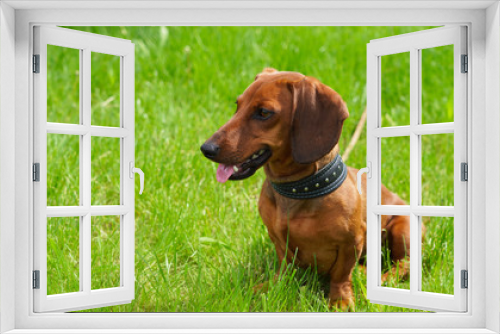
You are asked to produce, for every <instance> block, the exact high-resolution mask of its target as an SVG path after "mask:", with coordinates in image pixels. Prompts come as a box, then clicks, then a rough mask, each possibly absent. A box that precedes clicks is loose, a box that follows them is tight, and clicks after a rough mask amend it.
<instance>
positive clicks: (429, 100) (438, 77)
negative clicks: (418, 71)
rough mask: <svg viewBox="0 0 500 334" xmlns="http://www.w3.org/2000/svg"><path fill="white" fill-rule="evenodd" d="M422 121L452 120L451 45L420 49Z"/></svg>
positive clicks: (425, 122) (424, 122)
mask: <svg viewBox="0 0 500 334" xmlns="http://www.w3.org/2000/svg"><path fill="white" fill-rule="evenodd" d="M421 57H422V123H423V124H427V123H441V122H453V84H454V83H453V64H454V62H453V45H447V46H440V47H436V48H431V49H423V50H421Z"/></svg>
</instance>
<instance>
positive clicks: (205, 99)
mask: <svg viewBox="0 0 500 334" xmlns="http://www.w3.org/2000/svg"><path fill="white" fill-rule="evenodd" d="M75 29H78V30H83V31H88V32H93V33H97V34H102V35H108V36H114V37H120V38H125V39H130V40H132V41H133V42H134V43H135V46H136V53H135V55H136V61H135V69H136V72H135V73H136V86H135V100H136V105H135V108H136V109H135V110H136V112H135V114H136V130H135V135H136V166H137V167H140V168H141V169H142V170H143V171H144V173H145V175H146V179H145V180H146V182H145V190H144V193H143V195H139V193H138V191H139V186H138V182H137V183H136V185H137V187H136V244H135V246H136V250H135V254H136V256H135V259H136V271H135V272H136V289H135V293H136V295H135V299H134V300H133V301H132V302H131V303H130V304H128V305H121V306H114V307H106V308H99V309H93V310H89V311H91V312H328V311H329V309H328V307H327V305H328V301H327V296H328V294H327V290H328V280H327V279H326V278H325V277H321V276H318V275H317V274H316V273H315V272H314V270H313V269H308V270H302V269H297V268H295V267H293V266H290V267H288V268H287V271H286V274H285V275H283V277H282V279H281V280H279V281H278V282H276V283H273V282H271V283H270V284H269V289H268V291H267V292H265V293H257V294H255V293H254V292H253V289H252V287H253V286H255V285H257V284H259V283H262V282H266V281H268V280H269V278H270V277H272V276H273V275H274V273H275V272H276V270H277V269H278V267H279V265H280V264H279V263H278V261H277V258H276V255H275V252H274V246H273V245H272V243H271V241H270V239H269V237H268V235H267V231H266V228H265V226H264V225H263V223H262V221H261V219H260V217H259V214H258V211H257V199H258V196H259V191H260V187H261V184H262V182H263V180H264V173H263V172H262V171H259V172H257V173H256V175H254V176H253V177H252V178H250V179H247V180H245V181H241V182H228V183H225V184H219V183H218V182H217V181H216V179H215V171H216V168H217V166H216V164H215V163H212V162H210V161H209V160H207V159H206V158H204V157H203V155H202V154H201V152H200V150H199V147H200V145H201V144H202V143H203V142H204V141H205V140H206V139H207V138H208V137H209V136H210V135H211V134H212V133H213V132H215V131H216V130H217V129H218V128H219V127H220V126H221V125H223V124H224V123H225V122H226V121H227V120H228V119H229V118H230V117H231V116H232V114H233V113H234V111H235V104H234V102H235V99H236V97H237V96H238V95H239V94H241V93H242V92H243V90H244V89H245V88H246V87H247V86H248V85H249V84H250V83H251V82H252V81H253V80H254V78H255V75H256V74H257V73H259V72H260V71H261V70H262V69H263V68H264V67H274V68H276V69H279V70H288V71H298V72H301V73H303V74H306V75H309V76H313V77H316V78H318V79H320V80H321V81H322V82H323V83H325V84H327V85H329V86H330V87H332V88H333V89H335V90H336V91H337V92H338V93H339V94H340V95H341V96H342V97H343V99H344V100H345V101H346V102H347V105H348V107H349V111H350V117H349V118H348V119H347V121H346V122H345V124H344V130H343V134H342V137H341V139H340V148H341V151H342V150H343V149H344V148H345V147H346V146H347V144H348V143H349V140H350V139H351V136H352V134H353V132H354V129H355V127H356V125H357V123H358V120H359V118H360V116H361V114H362V112H363V110H364V108H365V105H366V90H365V84H366V44H367V43H368V42H369V41H370V40H372V39H377V38H382V37H387V36H392V35H397V34H402V33H407V32H412V31H417V30H422V29H425V28H424V27H82V28H75ZM451 56H452V49H450V48H449V47H441V48H437V49H435V50H424V51H423V55H422V63H423V68H424V69H423V82H422V90H423V101H422V109H423V114H422V120H423V122H424V123H430V122H450V121H453V103H452V101H453V95H452V94H453V87H452V82H453V81H452V80H453V71H452V70H451V69H450V68H449V67H447V66H446V64H448V63H449V57H451ZM48 57H49V58H48V62H49V69H48V71H49V73H48V75H49V76H48V87H49V88H48V89H49V94H48V120H49V121H54V122H69V123H77V122H78V104H79V102H78V75H79V73H78V52H77V51H75V50H68V49H65V50H64V49H61V48H59V47H52V46H51V47H49V56H48ZM386 57H387V58H386ZM382 71H383V78H384V81H383V82H382V97H383V100H384V101H383V104H382V113H383V116H382V125H383V126H394V125H406V124H408V122H409V77H408V75H405V73H406V74H407V73H408V72H409V57H408V55H407V54H398V55H394V56H385V57H384V58H383V60H382ZM118 75H119V62H117V59H116V57H112V56H107V55H98V54H96V55H93V59H92V123H93V124H94V125H109V126H117V125H119V113H118V112H119V80H118V79H119V76H118ZM385 78H387V80H385ZM450 78H451V79H450ZM450 80H451V84H450ZM443 82H445V83H446V84H443ZM92 145H93V153H92V192H93V195H92V204H119V182H120V181H119V180H120V175H119V164H117V163H116V162H117V161H119V140H118V139H115V138H93V139H92ZM422 145H423V148H424V149H423V150H422V159H423V166H422V182H423V189H422V193H423V199H422V202H423V204H426V205H453V180H452V176H451V175H452V174H453V135H452V134H446V135H432V136H423V138H422ZM48 148H49V149H48V181H47V182H48V205H78V202H79V188H78V182H79V161H78V156H79V141H78V137H76V136H70V135H49V136H48ZM365 157H366V130H364V131H363V134H362V136H361V138H360V140H359V141H358V143H357V145H356V147H355V149H354V151H353V152H352V154H351V155H350V157H349V160H348V162H347V164H348V165H350V166H352V167H356V168H361V167H364V166H365ZM382 169H383V171H384V172H383V174H382V181H383V182H384V184H385V185H386V186H387V187H388V188H389V189H391V190H392V191H394V192H396V193H398V194H400V196H401V197H402V198H403V199H405V200H407V201H408V200H409V139H408V138H405V137H398V138H387V139H383V141H382ZM424 221H425V223H426V227H427V232H426V237H425V241H424V246H423V263H422V266H423V283H422V285H423V289H424V290H425V291H434V292H442V293H453V220H452V219H450V218H432V219H428V218H426V219H424ZM118 227H119V220H118V219H117V217H93V219H92V288H94V289H95V288H103V287H113V286H117V285H118V284H119V230H118ZM78 240H79V237H78V218H51V219H49V222H48V291H49V293H50V294H55V293H62V292H72V291H78V289H79V283H78V275H79V272H78V256H79V253H78V252H79V251H78V242H79V241H78ZM353 283H354V288H355V293H356V311H357V312H401V311H405V312H407V311H408V312H411V311H416V310H408V309H403V308H396V307H388V306H382V305H377V304H371V303H370V302H369V301H368V300H367V299H366V275H365V273H364V271H363V268H360V267H357V268H356V269H355V271H354V274H353ZM395 284H398V286H399V287H401V288H406V289H408V288H409V281H406V282H402V283H395Z"/></svg>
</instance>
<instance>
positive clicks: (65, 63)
mask: <svg viewBox="0 0 500 334" xmlns="http://www.w3.org/2000/svg"><path fill="white" fill-rule="evenodd" d="M47 122H56V123H71V124H79V123H80V50H78V49H70V48H63V47H60V46H54V45H47Z"/></svg>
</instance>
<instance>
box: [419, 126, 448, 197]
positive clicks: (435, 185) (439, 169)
mask: <svg viewBox="0 0 500 334" xmlns="http://www.w3.org/2000/svg"><path fill="white" fill-rule="evenodd" d="M453 137H454V136H453V133H445V134H439V135H426V136H422V205H440V206H453V205H454V200H453V198H454V194H453V190H454V183H453V176H454V175H453V173H454V168H453V167H454V145H453Z"/></svg>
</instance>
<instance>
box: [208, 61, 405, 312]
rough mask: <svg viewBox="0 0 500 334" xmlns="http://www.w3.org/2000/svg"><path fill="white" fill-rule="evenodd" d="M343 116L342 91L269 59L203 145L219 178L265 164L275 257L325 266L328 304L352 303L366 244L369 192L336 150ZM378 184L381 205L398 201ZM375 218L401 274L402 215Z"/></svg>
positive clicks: (265, 207)
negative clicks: (272, 63)
mask: <svg viewBox="0 0 500 334" xmlns="http://www.w3.org/2000/svg"><path fill="white" fill-rule="evenodd" d="M348 116H349V112H348V110H347V107H346V104H345V102H344V101H343V100H342V98H341V97H340V95H339V94H337V93H336V92H335V91H334V90H333V89H331V88H330V87H328V86H326V85H324V84H322V83H321V82H320V81H318V80H317V79H314V78H312V77H307V76H304V75H302V74H300V73H296V72H279V71H277V70H275V69H271V68H266V69H264V71H263V72H262V73H260V74H258V75H257V77H256V78H255V81H254V82H253V83H252V84H251V85H250V86H249V87H248V88H247V89H246V90H245V91H244V92H243V94H242V95H240V96H239V97H238V99H237V110H236V113H235V114H234V116H233V117H232V118H231V119H230V120H229V121H228V122H227V123H226V124H225V125H223V126H222V127H221V128H220V129H219V130H218V131H217V132H215V133H214V134H213V135H212V136H211V137H210V138H209V139H208V140H207V141H206V142H205V143H204V144H203V145H202V146H201V151H202V152H203V154H204V155H205V156H206V157H207V158H209V159H211V160H213V161H214V162H217V163H219V166H218V169H217V180H218V181H219V182H225V181H227V180H242V179H246V178H248V177H250V176H251V175H253V174H254V173H255V172H256V170H257V169H259V168H260V167H264V171H265V174H266V180H265V181H264V184H263V186H262V190H261V193H260V198H259V213H260V216H261V217H262V220H263V222H264V224H265V225H266V227H267V230H268V233H269V237H270V238H271V241H272V242H273V243H274V246H275V248H276V253H277V255H278V259H279V261H280V263H281V262H282V261H283V260H284V259H285V260H286V261H287V263H292V261H294V263H296V264H298V265H299V266H300V267H308V266H316V268H317V271H318V273H324V274H328V275H329V277H330V293H329V298H330V307H337V308H340V309H342V310H352V309H353V307H354V297H353V291H352V283H351V275H352V271H353V269H354V267H355V265H356V262H357V261H359V260H360V258H361V256H362V255H363V254H364V253H365V252H366V195H365V193H366V191H365V192H364V193H363V195H360V194H359V193H358V191H357V189H356V173H357V170H356V169H354V168H351V167H347V166H345V165H344V164H343V162H342V161H341V158H340V156H339V147H338V141H339V138H340V134H341V132H342V126H343V123H344V120H345V119H346V118H347V117H348ZM332 171H333V172H332ZM325 173H326V174H325ZM336 174H338V175H336ZM311 182H312V183H311ZM362 186H363V188H364V189H366V176H365V175H363V179H362ZM316 188H317V189H316ZM381 191H382V204H386V205H404V204H405V202H404V201H403V200H402V199H400V198H399V197H398V196H397V195H396V194H394V193H392V192H390V191H389V190H387V189H386V188H385V187H384V186H382V190H381ZM381 226H382V231H381V233H382V239H383V242H384V243H385V244H386V245H387V246H388V247H389V249H390V254H391V258H392V261H393V262H394V264H395V266H394V267H393V268H392V273H395V272H396V271H399V276H402V277H404V276H406V275H407V274H408V272H409V261H408V255H409V254H410V221H409V218H408V217H407V216H382V218H381ZM389 273H391V272H389ZM389 273H387V274H389ZM387 274H385V275H387ZM385 278H387V277H385ZM385 278H382V280H384V279H385ZM275 279H276V278H275Z"/></svg>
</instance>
